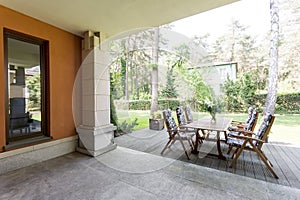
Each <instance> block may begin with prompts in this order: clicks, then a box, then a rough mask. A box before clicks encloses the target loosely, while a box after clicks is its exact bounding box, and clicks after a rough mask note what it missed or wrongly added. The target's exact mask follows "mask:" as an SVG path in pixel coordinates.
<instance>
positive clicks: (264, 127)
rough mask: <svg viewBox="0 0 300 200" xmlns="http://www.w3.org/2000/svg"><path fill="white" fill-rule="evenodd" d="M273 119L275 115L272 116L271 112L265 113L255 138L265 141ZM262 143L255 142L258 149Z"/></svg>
mask: <svg viewBox="0 0 300 200" xmlns="http://www.w3.org/2000/svg"><path fill="white" fill-rule="evenodd" d="M274 120H275V116H273V115H272V114H271V113H266V115H265V116H264V119H263V122H262V123H261V125H260V127H259V129H258V131H257V133H256V135H255V138H257V139H260V140H262V141H266V139H267V137H268V134H269V132H270V130H271V127H272V125H273V122H274ZM262 145H263V143H261V142H256V146H258V148H259V149H260V148H261V146H262Z"/></svg>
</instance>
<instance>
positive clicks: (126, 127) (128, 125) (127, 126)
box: [118, 118, 138, 133]
mask: <svg viewBox="0 0 300 200" xmlns="http://www.w3.org/2000/svg"><path fill="white" fill-rule="evenodd" d="M137 120H138V119H137V118H135V119H134V121H133V122H127V121H126V120H125V121H123V122H122V123H121V124H120V125H119V127H118V132H122V133H131V132H132V130H133V128H134V127H135V126H137V125H138V123H137Z"/></svg>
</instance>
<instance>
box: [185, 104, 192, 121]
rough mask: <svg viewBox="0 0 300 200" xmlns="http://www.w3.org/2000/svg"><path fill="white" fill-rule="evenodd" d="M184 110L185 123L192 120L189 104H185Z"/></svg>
mask: <svg viewBox="0 0 300 200" xmlns="http://www.w3.org/2000/svg"><path fill="white" fill-rule="evenodd" d="M184 110H185V116H186V120H187V123H191V122H193V121H194V119H193V115H192V112H191V108H190V107H189V106H185V107H184Z"/></svg>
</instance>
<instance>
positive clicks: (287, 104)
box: [255, 92, 300, 114]
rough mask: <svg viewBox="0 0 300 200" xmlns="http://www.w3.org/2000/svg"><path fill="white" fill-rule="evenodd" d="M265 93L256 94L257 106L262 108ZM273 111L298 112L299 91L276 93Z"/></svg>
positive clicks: (299, 103) (282, 112)
mask: <svg viewBox="0 0 300 200" xmlns="http://www.w3.org/2000/svg"><path fill="white" fill-rule="evenodd" d="M266 97H267V94H261V95H256V97H255V99H256V102H255V103H256V104H257V107H258V108H260V109H263V108H264V106H265V103H266ZM275 113H281V114H300V92H296V93H289V94H278V95H277V102H276V105H275Z"/></svg>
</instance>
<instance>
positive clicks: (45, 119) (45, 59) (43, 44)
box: [3, 28, 50, 144]
mask: <svg viewBox="0 0 300 200" xmlns="http://www.w3.org/2000/svg"><path fill="white" fill-rule="evenodd" d="M3 36H4V37H3V38H4V68H5V69H4V80H5V91H4V92H5V121H6V123H5V130H6V144H8V143H9V142H11V140H10V138H9V121H10V120H9V112H8V105H9V103H8V102H9V99H8V97H9V95H8V86H9V85H8V38H11V39H16V40H19V41H22V42H26V43H30V44H35V45H38V46H39V47H40V71H41V100H42V103H41V119H42V120H41V121H42V124H41V125H42V130H41V133H42V135H45V136H50V130H49V127H50V126H49V120H50V108H49V105H50V103H49V101H48V100H49V96H50V94H49V91H50V89H49V41H47V40H44V39H41V38H37V37H34V36H31V35H27V34H24V33H20V32H17V31H14V30H11V29H7V28H4V29H3Z"/></svg>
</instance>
